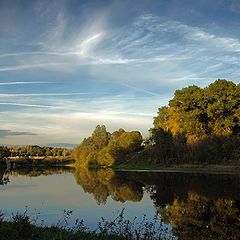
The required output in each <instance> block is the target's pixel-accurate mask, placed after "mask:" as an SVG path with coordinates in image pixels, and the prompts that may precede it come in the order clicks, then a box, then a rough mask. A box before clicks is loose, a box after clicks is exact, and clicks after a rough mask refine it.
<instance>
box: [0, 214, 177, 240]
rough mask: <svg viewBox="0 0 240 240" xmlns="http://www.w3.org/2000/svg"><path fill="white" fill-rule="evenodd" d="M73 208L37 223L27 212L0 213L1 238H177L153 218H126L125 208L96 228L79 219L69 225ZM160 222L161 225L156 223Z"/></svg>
mask: <svg viewBox="0 0 240 240" xmlns="http://www.w3.org/2000/svg"><path fill="white" fill-rule="evenodd" d="M70 214H71V212H70V211H65V212H64V217H63V219H61V221H59V223H58V224H56V225H52V226H51V227H48V226H36V225H35V224H33V223H32V221H31V220H30V217H29V216H28V215H27V214H26V212H25V213H24V214H17V215H15V216H13V217H12V219H11V220H8V221H7V220H5V219H4V217H3V214H1V215H0V236H1V240H30V239H31V240H56V239H61V240H108V239H109V240H110V239H111V240H125V239H127V240H131V239H139V240H140V239H148V240H151V239H153V240H154V239H159V240H160V239H174V237H173V236H170V235H168V233H167V232H165V231H164V230H160V227H161V226H162V223H161V222H159V221H158V220H157V217H156V218H155V219H153V222H150V223H149V222H148V221H147V219H145V218H143V219H142V221H141V223H140V224H139V226H136V225H135V223H134V221H132V222H131V221H129V220H124V217H123V211H122V212H121V213H120V214H119V215H118V216H117V217H116V218H115V219H114V220H112V221H106V220H105V219H102V221H101V222H99V227H98V229H96V230H89V229H88V228H87V227H86V226H85V224H84V222H83V221H82V220H81V221H79V220H77V221H76V223H75V225H74V226H73V227H68V222H67V220H68V218H69V216H70ZM157 222H159V224H160V225H158V226H157Z"/></svg>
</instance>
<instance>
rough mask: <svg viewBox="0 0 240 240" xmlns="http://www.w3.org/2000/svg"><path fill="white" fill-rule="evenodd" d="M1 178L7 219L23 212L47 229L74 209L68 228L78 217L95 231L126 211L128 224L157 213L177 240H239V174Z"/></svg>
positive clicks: (57, 172)
mask: <svg viewBox="0 0 240 240" xmlns="http://www.w3.org/2000/svg"><path fill="white" fill-rule="evenodd" d="M0 179H3V181H2V182H1V185H0V204H1V210H2V211H3V212H4V213H5V214H6V215H8V216H10V215H11V214H12V213H16V212H23V211H24V210H25V208H26V207H27V208H28V214H30V215H31V216H32V217H33V218H34V217H36V216H38V219H39V220H38V221H40V220H44V223H45V224H49V225H50V224H53V223H57V222H58V221H59V219H61V217H62V216H63V210H64V209H65V210H72V211H73V215H72V217H71V219H70V221H69V224H70V225H71V224H73V223H74V221H75V219H76V218H80V219H84V221H85V223H86V225H87V226H89V227H91V228H92V229H94V228H96V227H97V223H98V222H99V220H100V219H101V217H104V218H106V219H113V218H114V217H116V216H117V215H118V213H119V212H120V211H121V210H122V209H125V210H124V213H125V217H126V218H127V219H129V220H131V219H133V218H134V217H135V216H136V217H138V219H139V221H140V220H141V219H142V217H143V216H144V214H145V215H146V216H147V218H148V219H150V220H151V219H152V218H153V217H154V216H155V215H156V214H157V215H158V217H159V218H161V219H162V220H163V222H164V225H163V228H168V230H169V232H171V231H172V232H173V233H174V235H176V236H178V237H179V238H180V239H240V230H239V229H240V174H197V173H174V172H171V173H168V172H162V173H151V172H113V171H112V170H110V169H109V170H98V171H89V170H86V169H81V170H78V171H75V170H69V169H68V170H66V169H45V170H37V169H31V170H29V169H28V170H27V169H21V170H14V171H11V172H6V171H4V170H0ZM8 179H9V182H8ZM190 236H191V237H190ZM229 236H231V237H232V238H230V237H229Z"/></svg>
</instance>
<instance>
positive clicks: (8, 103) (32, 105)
mask: <svg viewBox="0 0 240 240" xmlns="http://www.w3.org/2000/svg"><path fill="white" fill-rule="evenodd" d="M0 105H9V106H19V107H34V108H58V107H57V106H50V105H41V104H29V103H18V102H0Z"/></svg>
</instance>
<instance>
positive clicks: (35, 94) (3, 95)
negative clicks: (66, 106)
mask: <svg viewBox="0 0 240 240" xmlns="http://www.w3.org/2000/svg"><path fill="white" fill-rule="evenodd" d="M87 94H88V93H86V92H81V93H80V92H79V93H13V94H12V93H0V97H42V96H77V95H87Z"/></svg>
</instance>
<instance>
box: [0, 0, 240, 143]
mask: <svg viewBox="0 0 240 240" xmlns="http://www.w3.org/2000/svg"><path fill="white" fill-rule="evenodd" d="M239 22H240V2H239V0H216V1H214V0H213V1H207V0H199V1H184V0H183V1H177V0H156V1H153V0H148V1H143V0H142V1H140V0H129V1H127V0H126V1H124V0H119V1H110V0H108V1H107V0H102V1H99V0H96V1H91V0H88V1H81V0H68V1H67V0H65V1H64V0H58V1H54V0H33V1H30V0H29V1H27V0H22V1H21V0H18V1H17V0H16V1H14V0H12V1H8V0H5V1H4V0H1V1H0V122H1V127H0V143H2V144H3V143H5V144H48V143H79V142H80V141H81V140H82V139H83V138H84V137H86V136H88V135H89V134H90V133H91V132H92V131H93V129H94V128H95V126H96V125H97V124H105V125H106V126H107V128H108V129H109V131H114V130H116V129H118V128H120V127H122V128H125V129H126V130H140V131H141V132H142V133H143V135H144V136H146V135H147V134H148V129H149V128H150V127H151V126H152V119H153V116H154V115H156V112H157V110H158V108H159V107H160V106H162V105H166V104H167V103H168V101H169V99H170V98H171V97H172V96H173V94H174V91H175V90H176V89H179V88H182V87H185V86H188V85H193V84H195V85H198V86H201V87H204V86H206V85H208V84H209V83H211V82H213V81H214V80H215V79H218V78H225V79H228V80H232V81H234V82H235V83H239V82H240V81H239V72H240V66H239V65H240V25H239Z"/></svg>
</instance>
